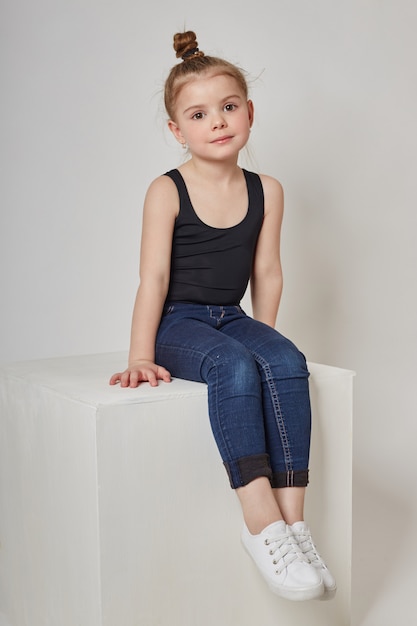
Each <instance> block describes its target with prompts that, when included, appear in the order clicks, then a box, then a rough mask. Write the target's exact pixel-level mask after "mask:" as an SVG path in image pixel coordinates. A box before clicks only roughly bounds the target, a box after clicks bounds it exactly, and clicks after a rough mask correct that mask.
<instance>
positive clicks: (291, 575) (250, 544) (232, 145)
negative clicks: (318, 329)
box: [110, 31, 336, 600]
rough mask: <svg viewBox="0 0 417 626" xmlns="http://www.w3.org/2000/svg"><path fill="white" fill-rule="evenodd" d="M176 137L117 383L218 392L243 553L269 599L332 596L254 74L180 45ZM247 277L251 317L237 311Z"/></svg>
mask: <svg viewBox="0 0 417 626" xmlns="http://www.w3.org/2000/svg"><path fill="white" fill-rule="evenodd" d="M174 49H175V51H176V56H177V58H181V59H182V62H180V63H179V64H177V65H175V66H174V67H173V68H172V70H171V72H170V74H169V76H168V79H167V81H166V84H165V106H166V110H167V113H168V117H169V121H168V126H169V128H170V130H171V132H172V133H173V135H174V137H175V138H176V139H177V141H178V142H179V143H180V144H182V146H183V147H184V148H185V149H188V152H189V155H190V158H189V159H188V160H187V161H186V162H185V163H183V164H182V165H181V166H180V167H178V168H177V169H174V170H171V171H169V172H167V173H166V174H164V175H162V176H160V177H158V178H157V179H156V180H154V181H153V182H152V184H151V185H150V187H149V189H148V192H147V194H146V198H145V203H144V210H143V228H142V243H141V259H140V286H139V289H138V293H137V297H136V302H135V307H134V312H133V322H132V333H131V346H130V353H129V363H128V367H127V369H126V370H125V371H124V372H119V373H117V374H114V375H113V376H112V377H111V379H110V384H112V385H114V384H116V383H118V382H120V384H121V386H122V387H136V386H137V385H138V384H139V383H140V382H142V381H148V382H149V384H150V385H152V386H156V385H157V384H158V380H162V381H165V382H169V381H170V380H171V375H172V376H174V377H179V378H185V379H188V380H193V381H200V382H205V383H206V384H207V386H208V403H209V416H210V423H211V427H212V431H213V435H214V438H215V441H216V443H217V446H218V449H219V452H220V455H221V457H222V460H223V463H224V466H225V469H226V471H227V474H228V477H229V481H230V485H231V487H232V489H234V490H235V491H236V493H237V496H238V498H239V500H240V503H241V506H242V512H243V518H244V525H243V531H242V542H243V545H244V546H245V548H246V550H247V551H248V553H249V554H250V555H251V557H252V558H253V560H254V561H255V563H256V565H257V566H258V568H259V570H260V572H261V574H262V575H263V576H264V578H265V579H266V581H267V583H268V585H269V586H270V588H271V589H272V591H273V592H274V593H276V594H278V595H280V596H282V597H285V598H288V599H291V600H308V599H311V598H329V597H332V596H333V595H334V593H335V591H336V583H335V580H334V578H333V576H332V575H331V573H330V572H329V570H328V569H327V567H326V565H325V564H324V562H323V560H322V559H321V557H320V556H319V554H318V553H317V550H316V548H315V546H314V543H313V540H312V538H311V534H310V531H309V528H308V526H307V524H306V523H305V522H304V521H303V520H304V517H303V511H304V492H305V487H306V485H307V483H308V460H309V448H310V427H311V419H310V400H309V389H308V376H309V373H308V370H307V366H306V361H305V358H304V356H303V355H302V354H301V353H300V352H299V351H298V349H297V348H296V347H295V346H294V344H293V343H291V342H290V341H289V340H288V339H286V338H285V337H283V336H282V335H281V334H279V333H278V332H277V331H276V330H275V322H276V316H277V312H278V305H279V302H280V297H281V290H282V273H281V263H280V245H279V242H280V230H281V221H282V214H283V192H282V187H281V185H280V183H279V182H278V181H277V180H275V179H274V178H271V177H270V176H265V175H258V174H255V173H253V172H249V171H246V170H245V169H241V168H240V167H239V166H238V156H239V152H240V150H241V149H242V148H243V147H244V146H245V145H246V143H247V141H248V138H249V134H250V129H251V126H252V123H253V116H254V108H253V103H252V101H251V100H249V99H248V88H247V83H246V80H245V77H244V75H243V73H242V72H241V71H240V70H239V68H237V67H236V66H234V65H232V64H231V63H229V62H227V61H225V60H223V59H219V58H216V57H211V56H206V55H204V53H203V52H202V51H200V50H199V49H198V43H197V41H196V36H195V34H194V33H193V32H191V31H188V32H185V33H178V34H176V35H175V36H174ZM249 279H250V289H251V297H252V305H253V318H252V317H249V316H248V315H246V314H245V313H244V311H243V310H242V309H241V307H240V301H241V299H242V297H243V295H244V293H245V290H246V287H247V285H248V283H249Z"/></svg>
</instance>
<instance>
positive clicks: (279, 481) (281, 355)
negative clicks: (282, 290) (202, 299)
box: [222, 316, 311, 524]
mask: <svg viewBox="0 0 417 626" xmlns="http://www.w3.org/2000/svg"><path fill="white" fill-rule="evenodd" d="M222 332H224V333H225V334H227V335H228V336H232V337H233V338H235V339H236V340H238V341H241V342H242V343H243V344H244V345H245V347H247V348H248V349H249V350H250V352H251V354H252V355H253V357H254V359H255V361H256V363H257V366H258V370H259V374H260V377H261V385H262V397H263V415H264V421H265V434H266V448H267V451H268V453H269V456H270V460H271V467H272V479H271V482H272V486H273V487H274V489H273V494H274V497H275V500H276V502H277V504H278V507H279V509H280V511H281V513H282V515H283V517H284V519H285V520H286V521H287V523H289V524H292V523H293V522H295V521H301V520H302V519H303V515H304V495H305V487H306V485H307V483H308V462H309V451H310V430H311V410H310V398H309V387H308V377H309V373H308V370H307V366H306V362H305V358H304V356H303V355H302V354H301V353H300V352H299V350H298V349H297V348H296V347H295V346H294V344H293V343H292V342H290V341H289V340H288V339H286V338H285V337H283V336H282V335H281V334H280V333H278V332H277V331H276V330H274V329H272V328H270V327H269V326H266V325H265V324H262V323H260V322H257V321H255V320H253V319H251V318H249V317H247V316H242V317H241V318H239V319H236V320H234V321H233V322H232V323H230V324H228V325H227V326H224V328H223V329H222Z"/></svg>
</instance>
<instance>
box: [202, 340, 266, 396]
mask: <svg viewBox="0 0 417 626" xmlns="http://www.w3.org/2000/svg"><path fill="white" fill-rule="evenodd" d="M207 366H208V375H209V376H215V377H216V378H218V377H222V379H223V380H227V381H228V383H229V384H230V385H231V386H234V387H243V388H248V386H250V385H257V384H259V381H260V379H259V372H258V368H257V364H256V360H255V358H254V357H253V355H252V354H251V353H250V352H249V350H247V349H246V348H245V347H244V346H233V348H232V349H230V348H229V349H227V350H222V349H217V350H215V351H214V352H212V353H211V354H210V355H209V356H208V359H207Z"/></svg>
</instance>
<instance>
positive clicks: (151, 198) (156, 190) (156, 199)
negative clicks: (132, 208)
mask: <svg viewBox="0 0 417 626" xmlns="http://www.w3.org/2000/svg"><path fill="white" fill-rule="evenodd" d="M146 207H151V208H152V210H153V211H156V210H164V212H165V211H169V212H172V214H173V216H174V217H176V216H177V215H178V211H179V198H178V191H177V187H176V185H175V183H174V181H173V180H172V179H171V178H170V177H169V176H166V175H165V174H162V175H161V176H158V177H157V178H154V180H153V181H152V182H151V183H150V185H149V186H148V190H147V192H146V196H145V208H146Z"/></svg>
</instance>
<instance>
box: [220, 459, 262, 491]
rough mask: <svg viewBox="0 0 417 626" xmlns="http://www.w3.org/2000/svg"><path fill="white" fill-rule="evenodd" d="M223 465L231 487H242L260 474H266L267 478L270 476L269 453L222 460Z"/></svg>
mask: <svg viewBox="0 0 417 626" xmlns="http://www.w3.org/2000/svg"><path fill="white" fill-rule="evenodd" d="M224 466H225V468H226V471H227V474H228V476H229V481H230V486H231V488H232V489H237V488H238V487H244V486H245V485H247V484H248V483H250V482H252V480H255V478H259V477H260V476H266V477H267V478H268V479H269V480H271V478H272V470H271V464H270V462H269V454H254V455H251V456H243V457H241V458H240V459H236V461H231V462H230V463H227V462H224Z"/></svg>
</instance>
